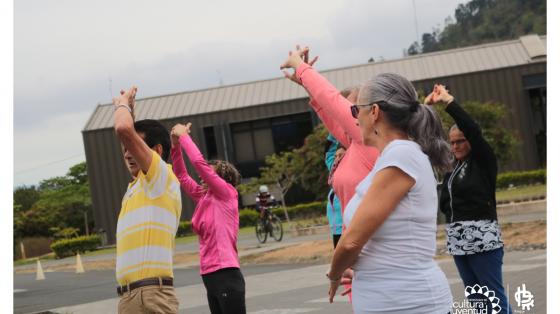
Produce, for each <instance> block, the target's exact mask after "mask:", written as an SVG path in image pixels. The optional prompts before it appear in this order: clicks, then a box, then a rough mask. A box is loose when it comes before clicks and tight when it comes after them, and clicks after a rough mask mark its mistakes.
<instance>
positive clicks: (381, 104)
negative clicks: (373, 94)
mask: <svg viewBox="0 0 560 314" xmlns="http://www.w3.org/2000/svg"><path fill="white" fill-rule="evenodd" d="M373 105H378V106H379V108H380V109H382V110H387V107H388V105H389V104H387V102H386V101H375V102H372V103H371V104H368V105H352V106H350V112H351V113H352V117H353V118H354V119H358V114H359V113H360V107H371V106H373Z"/></svg>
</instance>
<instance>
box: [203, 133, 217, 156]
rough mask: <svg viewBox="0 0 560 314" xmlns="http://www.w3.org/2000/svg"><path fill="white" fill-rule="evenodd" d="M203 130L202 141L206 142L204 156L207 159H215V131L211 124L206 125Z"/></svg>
mask: <svg viewBox="0 0 560 314" xmlns="http://www.w3.org/2000/svg"><path fill="white" fill-rule="evenodd" d="M203 131H204V141H205V144H206V154H207V156H206V158H207V159H209V160H210V159H217V158H218V146H217V145H216V133H215V131H214V127H213V126H207V127H205V128H204V129H203Z"/></svg>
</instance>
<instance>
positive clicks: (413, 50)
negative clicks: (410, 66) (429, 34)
mask: <svg viewBox="0 0 560 314" xmlns="http://www.w3.org/2000/svg"><path fill="white" fill-rule="evenodd" d="M421 51H422V48H421V47H420V45H419V44H418V42H417V41H415V42H413V43H412V45H410V47H408V49H407V50H406V55H408V56H413V55H417V54H419V53H420V52H421Z"/></svg>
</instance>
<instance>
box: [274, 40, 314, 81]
mask: <svg viewBox="0 0 560 314" xmlns="http://www.w3.org/2000/svg"><path fill="white" fill-rule="evenodd" d="M297 50H300V48H299V45H298V46H296V51H297ZM292 54H294V52H292V51H290V53H289V57H288V60H290V58H291V56H292ZM318 59H319V56H315V58H313V59H312V60H311V61H309V48H308V47H305V48H304V49H303V56H302V60H303V62H304V63H307V64H309V66H313V65H314V64H315V62H317V60H318ZM287 63H288V61H286V62H284V64H283V65H282V66H281V67H280V69H283V68H284V65H285V64H287ZM299 64H301V63H299ZM299 64H298V66H299ZM293 69H294V72H293V73H292V74H290V72H288V71H286V70H283V71H282V72H283V73H284V77H285V78H287V79H289V80H291V81H292V82H294V83H296V84H299V85H301V80H300V79H299V78H297V76H296V71H295V69H297V66H296V67H294V68H293Z"/></svg>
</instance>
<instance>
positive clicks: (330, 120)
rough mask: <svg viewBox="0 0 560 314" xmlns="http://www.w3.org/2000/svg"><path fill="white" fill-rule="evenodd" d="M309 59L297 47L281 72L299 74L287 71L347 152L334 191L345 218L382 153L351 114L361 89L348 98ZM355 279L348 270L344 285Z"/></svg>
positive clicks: (353, 90)
mask: <svg viewBox="0 0 560 314" xmlns="http://www.w3.org/2000/svg"><path fill="white" fill-rule="evenodd" d="M308 56H309V48H308V47H305V48H303V49H300V47H299V46H296V50H295V51H291V52H290V53H289V57H288V59H287V60H286V61H285V62H284V63H283V64H282V65H281V66H280V68H281V69H286V68H292V69H294V70H295V72H294V73H293V74H289V73H288V72H286V71H284V75H285V76H286V77H287V78H289V79H290V80H292V81H294V82H295V83H297V84H299V85H301V86H303V87H304V88H305V90H306V91H307V93H308V94H309V97H310V99H311V101H310V102H309V104H310V106H311V108H313V110H314V111H315V112H316V113H317V115H318V116H319V118H320V119H321V121H323V123H324V124H325V126H326V127H327V129H328V130H329V133H330V134H332V135H333V136H334V137H335V138H336V140H337V141H338V142H339V143H340V144H341V145H342V146H344V147H346V148H347V150H346V153H345V155H344V158H343V159H342V161H341V162H340V164H339V165H338V167H337V169H336V171H335V172H334V175H333V177H332V188H333V190H334V193H335V194H336V196H338V198H339V200H340V203H341V205H342V214H343V215H344V209H345V208H346V205H348V202H350V199H351V198H352V196H354V193H355V191H356V187H357V186H358V183H360V182H361V181H362V180H363V179H364V178H365V177H366V176H367V175H368V173H369V172H370V171H371V170H372V169H373V167H374V165H375V161H376V160H377V157H378V156H379V151H378V150H377V148H375V147H371V146H366V145H364V143H363V141H362V134H361V133H360V128H359V127H358V125H357V124H356V120H355V119H354V118H353V117H352V114H351V112H350V107H351V106H352V105H353V104H354V103H355V102H356V100H357V98H358V91H359V88H358V87H354V88H350V89H347V92H348V93H349V95H348V96H347V97H344V96H343V95H342V93H341V92H340V91H339V90H338V89H337V88H336V87H334V85H332V84H331V83H330V82H329V81H327V79H325V78H324V77H323V76H322V75H321V74H319V72H317V71H316V70H315V69H313V68H312V67H311V66H312V65H313V64H314V63H315V61H317V57H315V58H314V59H313V60H312V61H311V62H307V61H308ZM348 90H349V91H348ZM345 94H346V93H345ZM352 277H353V273H352V270H350V269H348V270H347V271H346V272H345V273H344V279H343V283H350V282H351V281H352ZM346 288H347V289H346V291H344V292H343V295H345V294H347V293H348V292H349V291H350V286H349V285H347V286H346ZM350 298H351V295H350Z"/></svg>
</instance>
